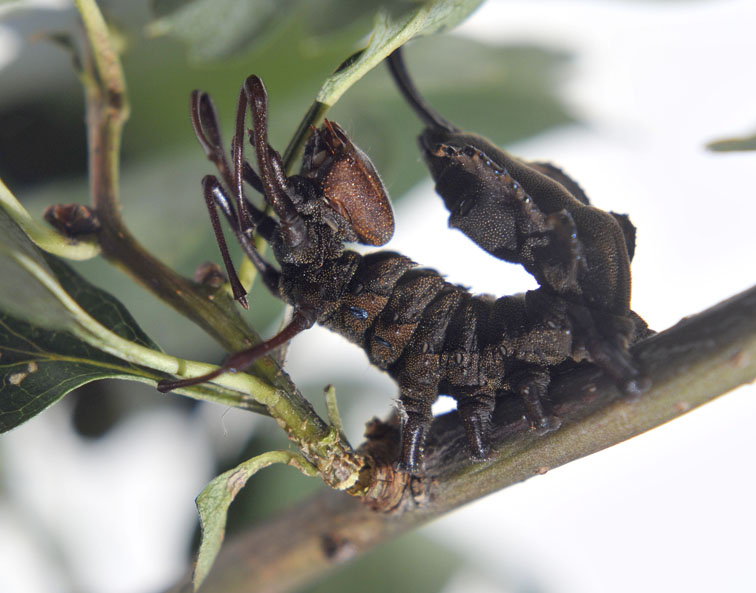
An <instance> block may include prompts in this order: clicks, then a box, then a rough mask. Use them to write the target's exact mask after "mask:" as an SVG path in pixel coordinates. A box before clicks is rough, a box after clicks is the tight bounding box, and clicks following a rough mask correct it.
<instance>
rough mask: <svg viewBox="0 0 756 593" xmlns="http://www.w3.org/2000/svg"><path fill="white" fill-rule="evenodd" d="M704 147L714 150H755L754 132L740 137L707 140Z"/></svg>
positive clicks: (755, 138)
mask: <svg viewBox="0 0 756 593" xmlns="http://www.w3.org/2000/svg"><path fill="white" fill-rule="evenodd" d="M706 148H708V149H709V150H713V151H714V152H737V151H743V150H756V134H753V135H751V136H744V137H741V138H723V139H722V140H715V141H713V142H709V143H708V144H707V145H706Z"/></svg>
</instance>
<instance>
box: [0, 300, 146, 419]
mask: <svg viewBox="0 0 756 593" xmlns="http://www.w3.org/2000/svg"><path fill="white" fill-rule="evenodd" d="M0 344H2V346H1V347H0V433H2V432H6V431H8V430H10V429H11V428H15V427H16V426H18V425H19V424H22V423H23V422H26V421H27V420H29V419H31V418H32V417H34V416H35V415H37V414H39V413H40V412H42V411H43V410H45V409H46V408H47V407H48V406H51V405H52V404H54V403H55V402H57V401H58V400H60V399H61V398H62V397H63V396H65V395H66V394H67V393H69V392H71V391H73V390H74V389H76V388H77V387H80V386H81V385H84V384H86V383H89V382H91V381H95V380H97V379H104V378H125V377H131V378H142V379H143V378H144V376H145V374H146V373H145V370H144V369H142V368H141V367H138V366H136V365H133V364H129V363H127V362H124V361H123V360H121V359H119V358H116V357H115V356H111V355H109V354H106V353H104V352H103V351H102V350H99V349H97V348H95V347H93V346H90V345H89V344H87V343H85V342H83V341H82V340H80V339H78V338H77V337H76V336H74V335H73V334H71V333H69V332H67V331H57V330H51V329H43V328H40V327H37V326H34V325H32V324H30V323H28V322H26V321H22V320H19V319H16V318H14V317H11V316H10V315H6V314H2V313H0Z"/></svg>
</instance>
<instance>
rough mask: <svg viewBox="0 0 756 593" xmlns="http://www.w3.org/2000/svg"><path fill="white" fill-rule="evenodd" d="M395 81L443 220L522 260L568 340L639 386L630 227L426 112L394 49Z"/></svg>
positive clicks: (557, 178)
mask: <svg viewBox="0 0 756 593" xmlns="http://www.w3.org/2000/svg"><path fill="white" fill-rule="evenodd" d="M388 65H389V69H390V71H391V74H392V76H393V78H394V80H395V81H396V83H397V86H398V87H399V89H400V90H401V92H402V94H403V95H404V97H405V99H406V100H407V102H408V103H409V104H410V105H411V106H412V108H413V109H414V110H415V112H416V113H417V115H418V116H419V117H420V119H421V120H422V121H423V123H424V124H425V125H426V128H425V130H423V132H422V133H421V134H420V137H419V145H420V151H421V153H422V155H423V158H424V160H425V162H426V164H427V165H428V168H429V170H430V172H431V176H432V177H433V179H434V181H435V182H436V191H437V192H438V194H439V195H440V196H441V197H442V199H443V200H444V204H445V206H446V208H447V209H448V210H449V226H451V227H453V228H457V229H459V230H461V231H462V232H463V233H464V234H465V235H467V236H468V237H469V238H470V239H472V240H473V241H474V242H475V243H476V244H477V245H478V246H480V247H481V248H483V249H484V250H486V251H488V252H489V253H491V254H492V255H494V256H496V257H498V258H500V259H502V260H505V261H509V262H514V263H519V264H522V265H523V267H524V268H525V269H526V270H527V271H528V272H530V273H531V274H532V275H533V276H534V277H535V279H536V281H537V282H538V283H539V285H540V287H541V289H542V290H543V291H544V292H545V293H547V294H549V295H554V296H558V297H560V298H561V299H564V300H565V301H567V302H568V303H569V306H568V307H566V309H565V311H566V314H567V316H568V317H569V323H568V325H570V326H571V327H572V328H573V331H574V336H573V339H574V345H577V344H579V345H580V346H581V347H583V348H584V349H585V357H586V358H587V359H588V360H590V361H591V362H594V363H595V364H597V365H599V366H600V367H601V368H602V369H603V370H604V371H605V372H606V373H607V374H609V376H611V377H612V378H613V379H614V380H615V382H617V384H618V385H620V386H621V387H622V388H623V389H624V390H625V391H626V392H628V393H639V392H641V391H643V390H644V389H645V388H646V387H647V386H646V385H645V380H644V379H642V378H641V377H640V375H639V373H638V371H637V369H636V368H635V366H634V364H633V361H632V359H631V357H630V354H629V352H628V345H629V344H630V343H632V342H633V341H635V340H636V339H637V337H639V336H642V335H645V334H646V333H648V330H647V327H646V324H645V323H644V322H643V321H642V320H641V319H640V317H638V316H637V315H636V314H635V313H633V312H632V311H631V310H630V260H631V258H632V255H633V253H634V251H635V227H634V226H633V225H632V223H631V222H630V220H629V218H628V217H627V216H626V215H623V214H615V213H610V212H605V211H603V210H601V209H599V208H595V207H593V206H591V205H590V203H589V201H588V198H587V196H586V195H585V193H584V192H583V190H582V188H580V186H579V185H578V184H577V183H575V181H573V180H572V179H571V178H570V177H569V176H568V175H567V174H565V173H564V172H563V171H561V170H560V169H558V168H557V167H554V166H553V165H550V164H547V163H529V162H525V161H523V160H522V159H518V158H517V157H514V156H512V155H510V154H509V153H507V152H505V151H503V150H501V149H500V148H498V147H497V146H495V145H494V144H492V143H491V142H490V141H488V140H487V139H485V138H483V137H481V136H478V135H476V134H471V133H467V132H464V131H462V130H460V129H459V128H457V127H456V126H454V125H453V124H451V123H449V122H448V121H447V120H445V119H444V118H443V117H441V116H440V115H439V114H438V113H436V112H435V111H434V110H433V109H432V108H431V107H430V106H429V105H428V103H427V102H426V101H425V100H424V99H423V98H422V96H421V95H420V94H419V92H418V91H417V89H416V87H415V86H414V84H413V83H412V81H411V79H410V77H409V75H408V73H407V69H406V66H405V64H404V60H403V57H402V53H401V50H397V51H395V52H394V53H393V54H392V55H391V56H390V57H389V58H388Z"/></svg>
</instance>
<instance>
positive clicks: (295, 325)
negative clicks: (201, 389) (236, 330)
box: [157, 308, 317, 393]
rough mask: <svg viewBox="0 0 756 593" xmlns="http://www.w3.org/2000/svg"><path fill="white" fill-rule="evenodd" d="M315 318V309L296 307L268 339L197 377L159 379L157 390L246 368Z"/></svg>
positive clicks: (187, 385) (164, 389)
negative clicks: (292, 313) (170, 379)
mask: <svg viewBox="0 0 756 593" xmlns="http://www.w3.org/2000/svg"><path fill="white" fill-rule="evenodd" d="M316 319H317V314H316V312H315V311H313V310H310V309H302V308H300V309H297V310H296V311H294V315H293V316H292V318H291V321H290V322H289V323H288V324H287V325H286V327H284V328H283V329H282V330H281V331H280V332H278V333H277V334H276V335H275V336H273V337H272V338H271V339H270V340H267V341H265V342H261V343H259V344H256V345H255V346H252V347H251V348H248V349H246V350H240V351H239V352H235V353H234V354H232V355H231V356H229V357H228V358H227V359H226V361H225V362H224V363H223V364H222V365H221V366H220V367H218V368H217V369H216V370H214V371H212V372H210V373H207V374H205V375H200V376H199V377H191V378H189V379H181V380H179V381H160V382H159V383H158V384H157V388H158V391H161V392H163V393H165V392H166V391H171V390H173V389H181V388H183V387H191V386H192V385H199V384H200V383H206V382H207V381H212V380H213V379H215V378H217V377H220V376H221V375H222V374H224V373H239V372H242V371H244V370H246V369H248V368H249V367H250V366H252V364H253V363H254V362H255V361H256V360H257V359H258V358H260V357H262V356H265V355H266V354H269V353H270V352H272V351H273V350H275V349H276V348H279V347H281V346H283V345H284V344H286V343H287V342H288V341H289V340H291V339H292V338H293V337H294V336H296V335H297V334H298V333H300V332H302V331H304V330H306V329H309V328H311V327H312V326H313V324H314V323H315V321H316Z"/></svg>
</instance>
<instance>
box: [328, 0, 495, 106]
mask: <svg viewBox="0 0 756 593" xmlns="http://www.w3.org/2000/svg"><path fill="white" fill-rule="evenodd" d="M482 1H483V0H430V1H426V2H423V3H421V4H414V5H413V7H412V8H410V9H408V10H404V11H396V10H394V11H392V10H389V9H386V8H383V9H381V10H380V11H379V12H378V14H377V15H376V19H375V25H374V26H373V31H372V33H371V35H370V41H369V42H368V45H367V47H365V48H364V49H362V50H360V51H359V52H357V53H356V54H354V55H353V56H351V57H350V58H348V59H347V60H346V61H345V62H344V63H343V64H342V65H341V67H339V68H338V69H337V70H336V72H334V73H333V74H332V75H331V76H330V77H329V78H328V79H327V80H326V81H325V83H324V84H323V86H322V88H321V89H320V92H319V93H318V96H317V98H316V100H317V102H318V103H321V104H323V105H329V106H330V105H333V104H334V103H336V101H338V100H339V98H340V97H341V95H343V94H344V93H345V92H346V90H347V89H349V87H351V86H352V85H353V84H354V83H355V82H357V81H358V80H359V79H360V78H362V77H363V76H364V75H365V74H366V73H367V72H369V71H370V70H371V69H373V68H374V67H375V66H377V65H378V64H379V63H381V62H382V61H383V60H384V59H385V58H386V57H388V55H389V54H390V53H391V52H393V51H394V50H395V49H397V48H398V47H400V46H402V45H404V44H405V43H407V41H409V40H410V39H412V38H413V37H417V36H419V35H431V34H433V33H437V32H439V31H442V30H446V29H451V28H453V27H455V26H456V25H458V24H459V23H460V22H461V21H463V20H464V19H465V18H467V16H469V15H470V13H472V12H473V11H474V10H475V9H476V8H477V7H478V6H480V4H481V3H482Z"/></svg>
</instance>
